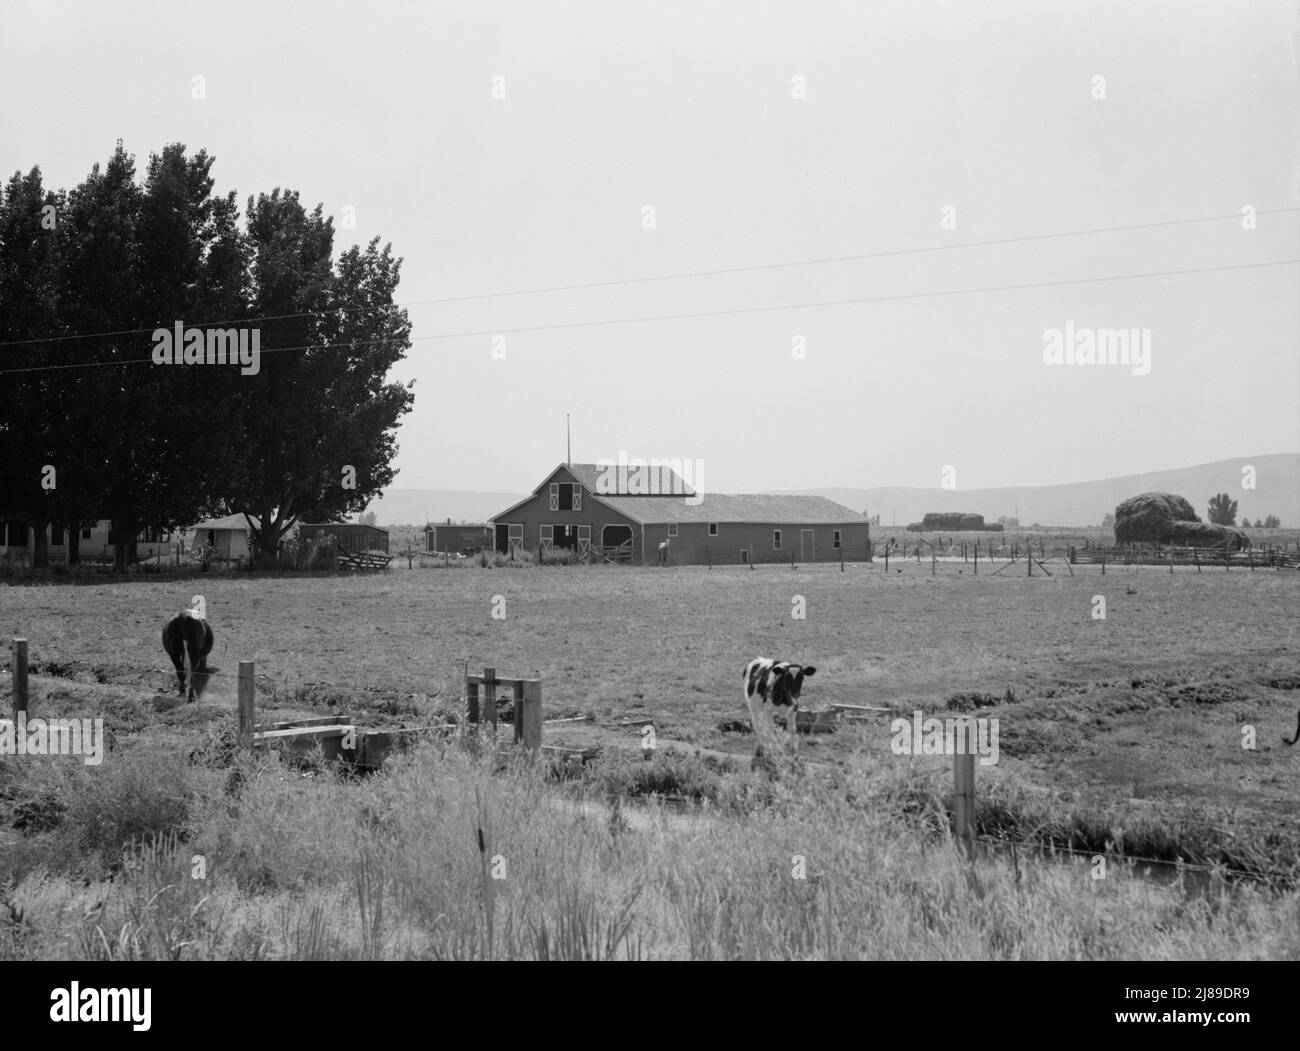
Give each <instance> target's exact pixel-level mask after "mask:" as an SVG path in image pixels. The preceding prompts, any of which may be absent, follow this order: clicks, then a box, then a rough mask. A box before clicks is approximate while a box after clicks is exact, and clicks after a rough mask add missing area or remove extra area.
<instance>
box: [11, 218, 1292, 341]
mask: <svg viewBox="0 0 1300 1051" xmlns="http://www.w3.org/2000/svg"><path fill="white" fill-rule="evenodd" d="M1297 211H1300V207H1295V208H1269V209H1265V210H1264V211H1257V212H1256V213H1255V214H1256V215H1257V216H1258V215H1282V214H1284V213H1288V212H1297ZM1240 218H1241V215H1240V213H1231V214H1228V215H1206V216H1200V217H1196V218H1187V219H1165V220H1161V221H1158V222H1153V223H1133V224H1130V225H1128V226H1102V227H1094V228H1092V229H1088V230H1066V231H1062V232H1060V233H1052V234H1026V235H1025V236H1023V237H1003V238H998V239H995V240H991V241H966V242H962V243H960V244H953V245H930V246H928V247H925V248H897V249H891V250H889V251H885V252H863V253H858V254H855V255H840V256H825V257H823V258H818V259H800V260H795V261H792V262H786V263H754V264H752V265H749V266H730V267H721V268H719V269H716V270H691V271H683V272H680V273H676V274H659V275H656V276H652V277H625V278H618V279H615V280H611V281H585V282H578V283H575V284H569V285H548V286H542V287H537V288H517V289H512V290H509V291H504V292H478V293H474V294H472V295H465V296H445V297H442V298H439V299H415V300H410V301H408V302H405V303H393V304H392V306H394V307H417V306H434V305H439V304H443V303H468V302H473V301H476V300H481V299H504V298H506V297H509V296H530V295H540V294H543V293H551V292H576V291H579V290H582V289H587V288H614V287H617V286H621V285H639V284H647V283H650V282H654V281H677V280H681V279H684V278H697V277H716V276H719V275H722V274H745V273H754V272H756V271H760V270H779V269H786V268H790V267H796V266H821V265H823V264H827V263H849V262H859V261H862V260H867V259H888V258H891V257H895V256H902V255H921V254H924V253H928V252H951V251H956V250H958V249H962V248H992V247H996V246H998V245H1009V244H1025V243H1028V242H1031V241H1047V240H1052V239H1054V238H1067V237H1091V236H1093V235H1096V234H1108V233H1124V232H1128V231H1132V230H1151V229H1155V228H1158V227H1162V226H1185V225H1187V224H1189V223H1209V222H1219V221H1222V220H1224V219H1240ZM358 309H361V310H365V309H373V308H370V307H366V306H364V305H358V304H351V305H346V306H339V307H328V308H326V309H324V310H307V311H302V312H300V313H296V314H264V315H261V316H259V317H247V318H230V319H227V320H225V321H204V322H193V323H192V324H191V325H188V326H186V327H187V328H189V327H192V328H217V327H219V326H221V325H241V324H248V323H250V322H253V321H286V320H291V319H293V318H303V317H324V316H326V315H328V314H338V313H343V312H345V311H349V310H358ZM170 324H171V323H168V324H161V325H153V326H151V327H147V328H124V329H116V330H113V331H107V332H86V333H81V334H80V335H73V336H41V337H35V338H32V339H16V340H7V341H3V342H0V347H17V346H24V345H27V344H32V343H63V342H67V341H70V340H76V339H103V338H108V337H110V336H131V335H138V334H140V333H142V332H154V331H155V330H157V329H159V328H169V327H170Z"/></svg>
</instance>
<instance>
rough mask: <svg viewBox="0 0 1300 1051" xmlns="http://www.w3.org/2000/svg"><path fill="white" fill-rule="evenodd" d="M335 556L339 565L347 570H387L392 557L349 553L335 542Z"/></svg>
mask: <svg viewBox="0 0 1300 1051" xmlns="http://www.w3.org/2000/svg"><path fill="white" fill-rule="evenodd" d="M336 544H337V546H336V549H335V551H336V554H337V555H338V560H339V565H340V566H343V567H345V568H347V569H387V568H388V563H390V562H391V561H392V560H393V558H394V556H393V555H381V554H380V553H379V552H377V551H349V550H348V549H347V548H345V547H344V546H343V545H342V544H338V543H337V541H336Z"/></svg>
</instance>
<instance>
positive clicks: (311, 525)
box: [298, 522, 388, 554]
mask: <svg viewBox="0 0 1300 1051" xmlns="http://www.w3.org/2000/svg"><path fill="white" fill-rule="evenodd" d="M298 537H299V539H301V540H306V539H309V538H312V537H333V538H334V539H335V540H336V541H337V542H338V545H339V547H341V548H343V550H344V551H352V552H355V553H357V554H364V553H365V552H367V551H382V552H384V554H388V530H387V529H380V528H379V526H372V525H361V524H360V523H356V522H300V523H299V524H298Z"/></svg>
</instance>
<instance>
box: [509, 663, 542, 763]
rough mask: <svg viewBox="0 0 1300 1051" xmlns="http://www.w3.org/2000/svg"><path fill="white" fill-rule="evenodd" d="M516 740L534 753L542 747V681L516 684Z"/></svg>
mask: <svg viewBox="0 0 1300 1051" xmlns="http://www.w3.org/2000/svg"><path fill="white" fill-rule="evenodd" d="M515 740H516V741H522V742H523V745H524V747H525V748H526V749H528V751H530V752H533V753H536V752H538V751H539V750H540V749H541V747H542V680H541V679H524V680H523V681H518V680H516V682H515Z"/></svg>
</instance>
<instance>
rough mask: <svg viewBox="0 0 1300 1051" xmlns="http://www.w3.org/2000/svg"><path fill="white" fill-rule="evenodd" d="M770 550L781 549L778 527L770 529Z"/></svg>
mask: <svg viewBox="0 0 1300 1051" xmlns="http://www.w3.org/2000/svg"><path fill="white" fill-rule="evenodd" d="M772 550H773V551H780V550H781V530H779V529H773V530H772Z"/></svg>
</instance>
